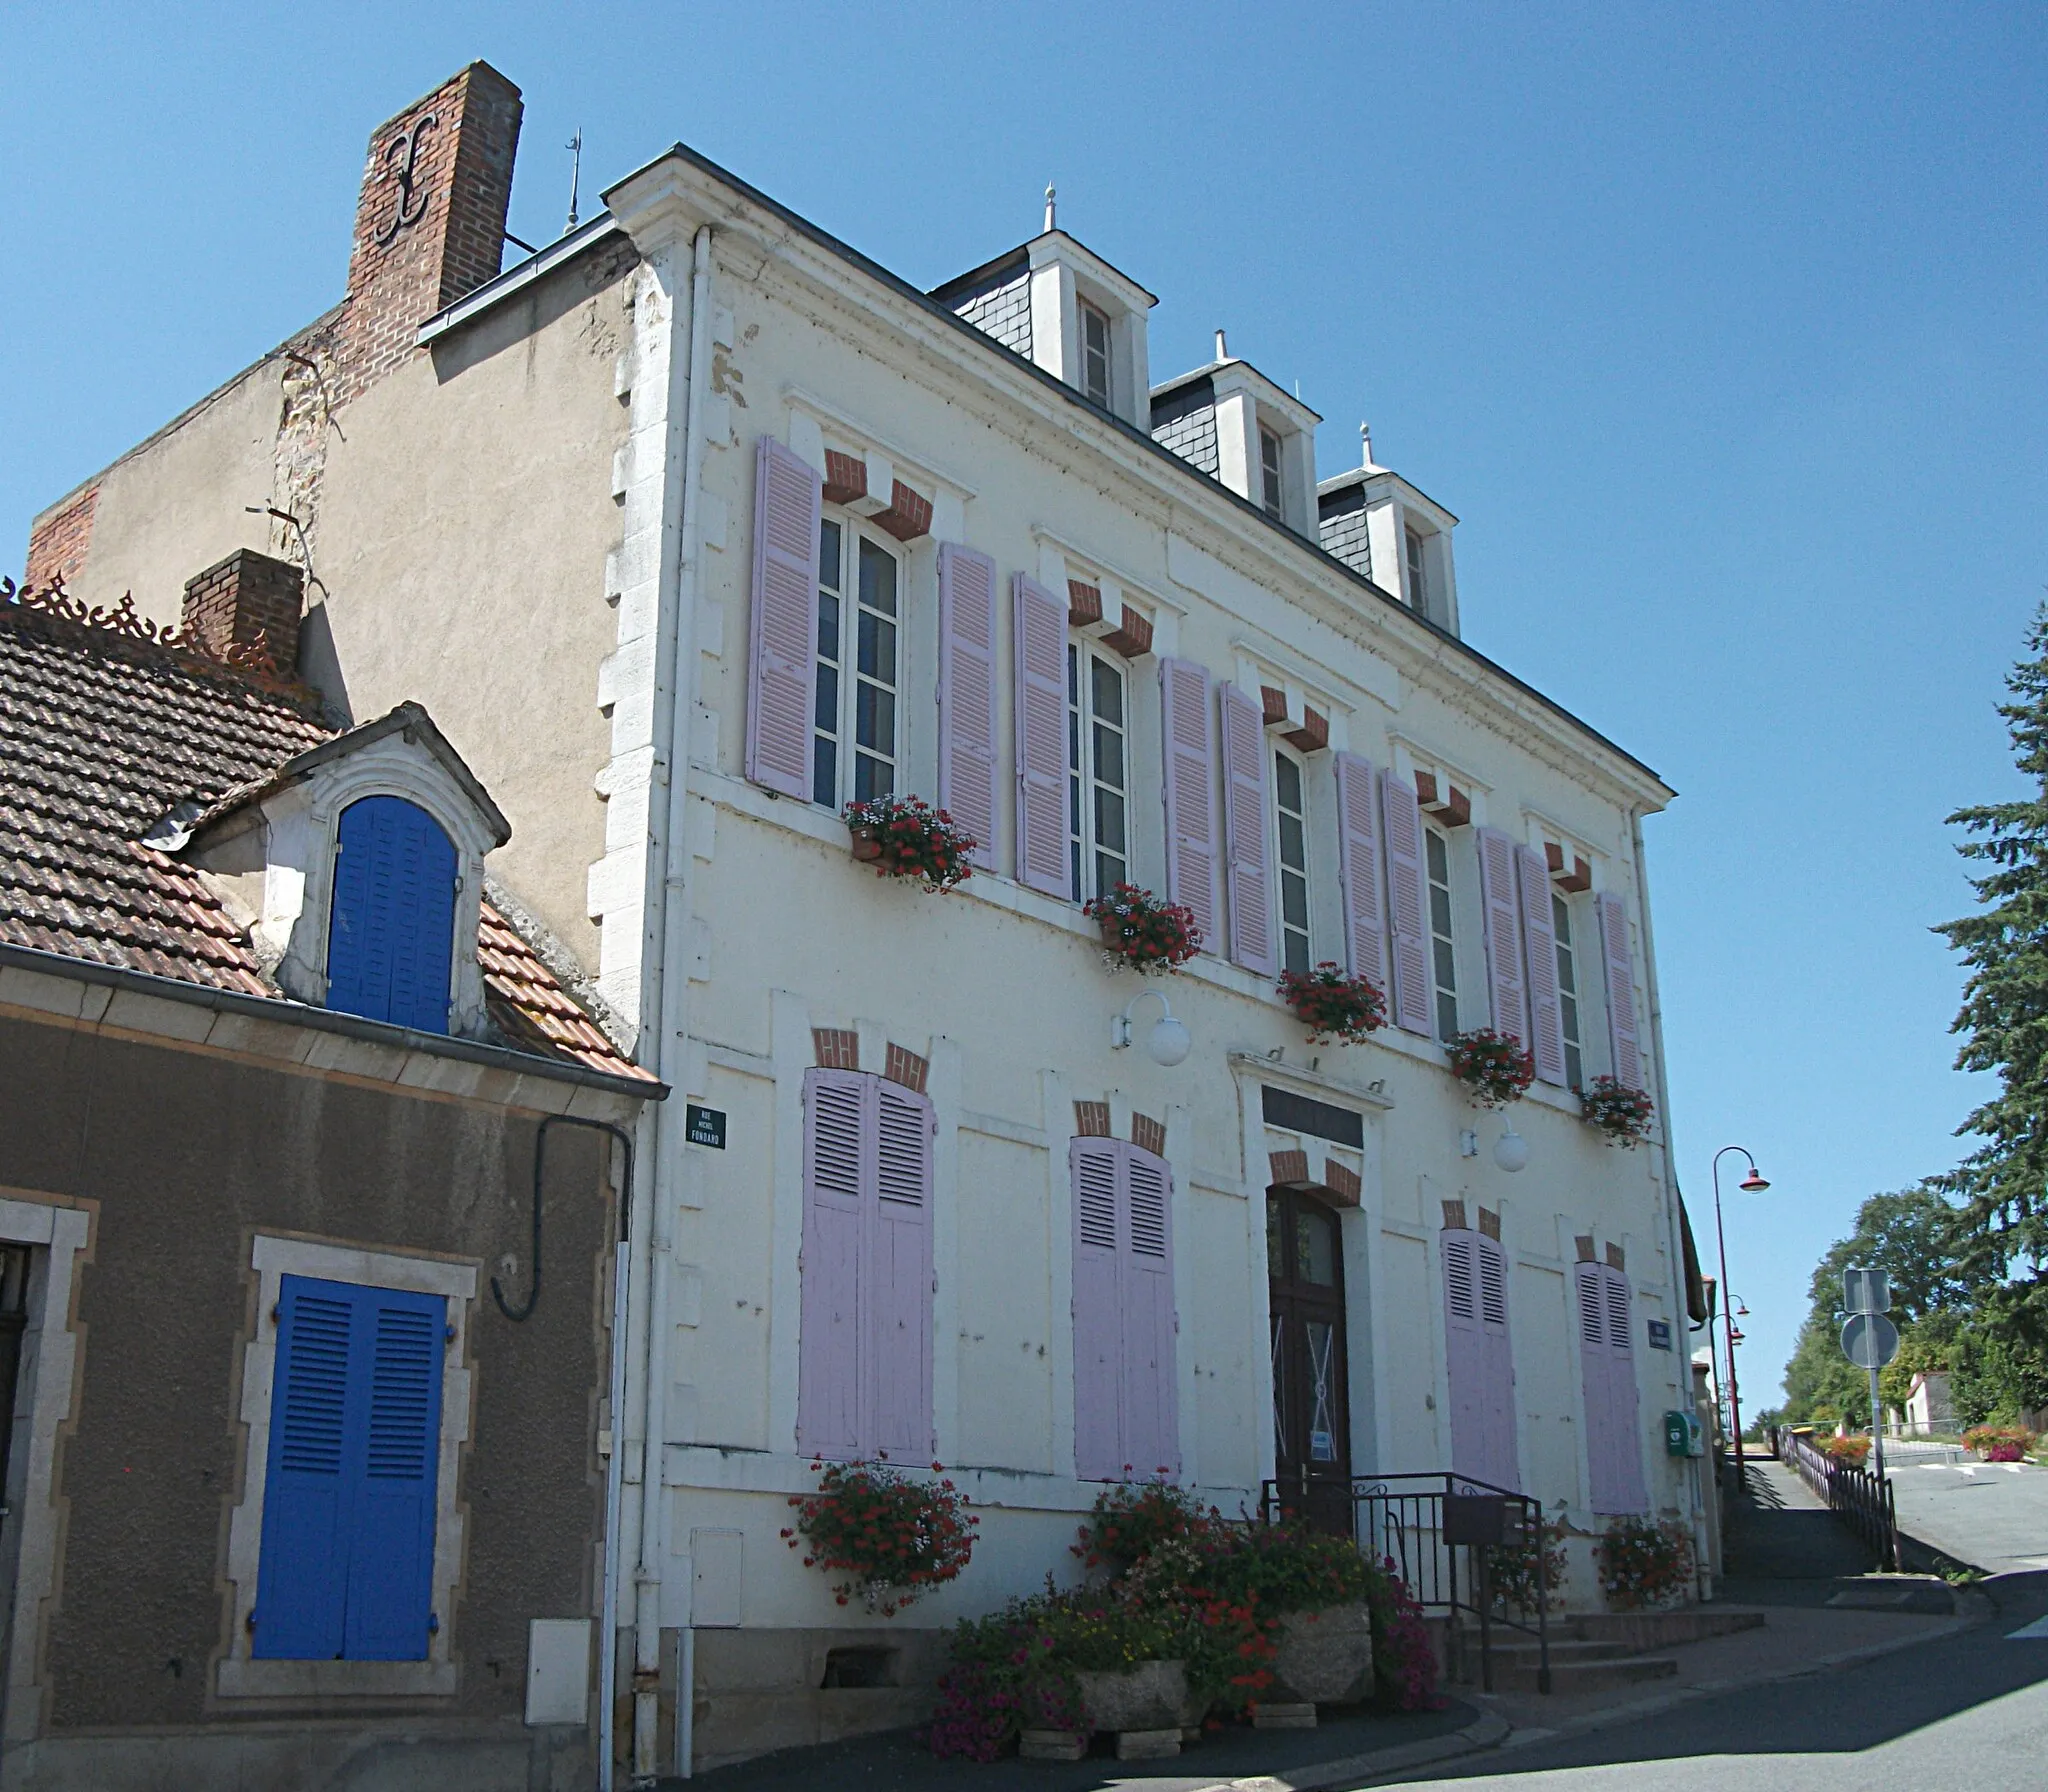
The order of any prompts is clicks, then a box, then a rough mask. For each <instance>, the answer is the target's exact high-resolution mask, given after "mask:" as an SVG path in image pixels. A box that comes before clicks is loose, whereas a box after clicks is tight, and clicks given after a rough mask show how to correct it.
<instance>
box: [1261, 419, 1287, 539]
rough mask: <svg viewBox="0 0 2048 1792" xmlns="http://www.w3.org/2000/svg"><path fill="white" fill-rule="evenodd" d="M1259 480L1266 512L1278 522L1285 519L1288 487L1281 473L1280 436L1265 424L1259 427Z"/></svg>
mask: <svg viewBox="0 0 2048 1792" xmlns="http://www.w3.org/2000/svg"><path fill="white" fill-rule="evenodd" d="M1259 481H1260V494H1261V497H1262V498H1263V501H1264V503H1265V507H1266V514H1267V515H1268V516H1269V517H1272V518H1273V519H1274V521H1276V522H1278V521H1281V520H1283V518H1284V515H1285V511H1284V494H1285V491H1286V487H1285V485H1284V483H1283V481H1282V479H1281V474H1280V436H1279V433H1278V432H1277V431H1275V430H1270V429H1267V428H1266V427H1265V426H1264V425H1263V424H1261V425H1260V427H1259Z"/></svg>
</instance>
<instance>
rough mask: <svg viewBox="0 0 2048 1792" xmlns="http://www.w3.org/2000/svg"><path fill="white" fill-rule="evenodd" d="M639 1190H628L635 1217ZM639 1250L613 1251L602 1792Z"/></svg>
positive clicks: (603, 1789)
mask: <svg viewBox="0 0 2048 1792" xmlns="http://www.w3.org/2000/svg"><path fill="white" fill-rule="evenodd" d="M633 1197H634V1191H633V1190H632V1189H628V1190H627V1191H626V1209H627V1212H628V1213H631V1212H632V1204H633ZM632 1262H633V1247H632V1246H631V1245H630V1244H629V1243H628V1242H627V1241H626V1240H625V1239H623V1238H622V1239H620V1240H619V1242H618V1243H617V1244H616V1245H614V1246H613V1247H612V1362H611V1450H610V1452H609V1453H608V1454H607V1456H606V1458H605V1468H604V1615H603V1616H602V1617H601V1618H600V1619H599V1620H598V1632H597V1634H598V1645H599V1646H598V1652H597V1688H598V1691H597V1792H612V1750H613V1748H614V1746H615V1742H614V1732H615V1731H616V1730H617V1728H618V1714H617V1710H616V1703H617V1699H618V1687H619V1568H620V1559H621V1548H620V1546H621V1544H622V1543H623V1542H624V1539H623V1538H622V1537H621V1536H620V1535H619V1523H620V1513H621V1511H622V1510H623V1508H624V1504H625V1474H624V1468H625V1461H626V1357H627V1354H628V1351H629V1349H630V1345H629V1343H628V1340H627V1337H626V1284H627V1279H628V1277H629V1276H630V1274H631V1272H632Z"/></svg>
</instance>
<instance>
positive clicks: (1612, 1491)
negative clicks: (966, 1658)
mask: <svg viewBox="0 0 2048 1792" xmlns="http://www.w3.org/2000/svg"><path fill="white" fill-rule="evenodd" d="M1577 1281H1578V1293H1579V1372H1580V1375H1581V1377H1582V1378H1583V1380H1584V1382H1585V1387H1586V1473H1587V1479H1588V1480H1589V1482H1590V1483H1591V1485H1590V1486H1589V1487H1588V1488H1587V1490H1586V1492H1587V1503H1588V1504H1589V1505H1590V1506H1591V1507H1592V1508H1593V1510H1594V1511H1595V1512H1599V1513H1614V1512H1620V1511H1622V1510H1624V1507H1623V1505H1622V1503H1621V1500H1620V1495H1619V1493H1618V1492H1617V1488H1616V1481H1617V1474H1616V1469H1617V1464H1616V1461H1615V1449H1614V1392H1613V1383H1614V1376H1613V1373H1612V1370H1613V1361H1614V1358H1613V1353H1612V1352H1611V1351H1610V1350H1609V1349H1608V1348H1607V1298H1606V1289H1605V1287H1604V1286H1603V1284H1602V1277H1601V1269H1600V1265H1599V1264H1597V1263H1581V1264H1580V1265H1579V1267H1578V1271H1577Z"/></svg>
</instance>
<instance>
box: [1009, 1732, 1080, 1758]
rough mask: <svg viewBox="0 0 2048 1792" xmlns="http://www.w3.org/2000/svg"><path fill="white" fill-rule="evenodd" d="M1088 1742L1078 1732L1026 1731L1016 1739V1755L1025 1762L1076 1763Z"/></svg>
mask: <svg viewBox="0 0 2048 1792" xmlns="http://www.w3.org/2000/svg"><path fill="white" fill-rule="evenodd" d="M1088 1741H1089V1739H1088V1737H1087V1736H1085V1735H1083V1734H1082V1733H1081V1732H1080V1731H1078V1730H1026V1731H1024V1732H1023V1733H1022V1734H1021V1735H1019V1736H1018V1738H1017V1754H1018V1757H1019V1758H1020V1759H1021V1760H1025V1761H1078V1760H1080V1759H1081V1758H1082V1757H1083V1756H1084V1755H1086V1754H1087V1752H1088Z"/></svg>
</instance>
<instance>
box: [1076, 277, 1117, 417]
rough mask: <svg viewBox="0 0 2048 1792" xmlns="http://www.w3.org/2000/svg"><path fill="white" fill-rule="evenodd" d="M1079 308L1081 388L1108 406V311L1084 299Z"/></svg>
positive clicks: (1105, 408)
mask: <svg viewBox="0 0 2048 1792" xmlns="http://www.w3.org/2000/svg"><path fill="white" fill-rule="evenodd" d="M1080 308H1081V390H1082V392H1083V393H1085V394H1086V395H1087V397H1088V398H1089V399H1091V400H1092V401H1093V402H1094V403H1096V404H1099V405H1101V406H1102V408H1103V409H1104V410H1108V409H1109V393H1110V377H1109V376H1110V355H1109V313H1108V312H1106V311H1103V310H1102V309H1100V308H1099V307H1097V306H1094V305H1091V304H1089V303H1088V301H1087V300H1086V299H1083V300H1081V301H1080Z"/></svg>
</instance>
